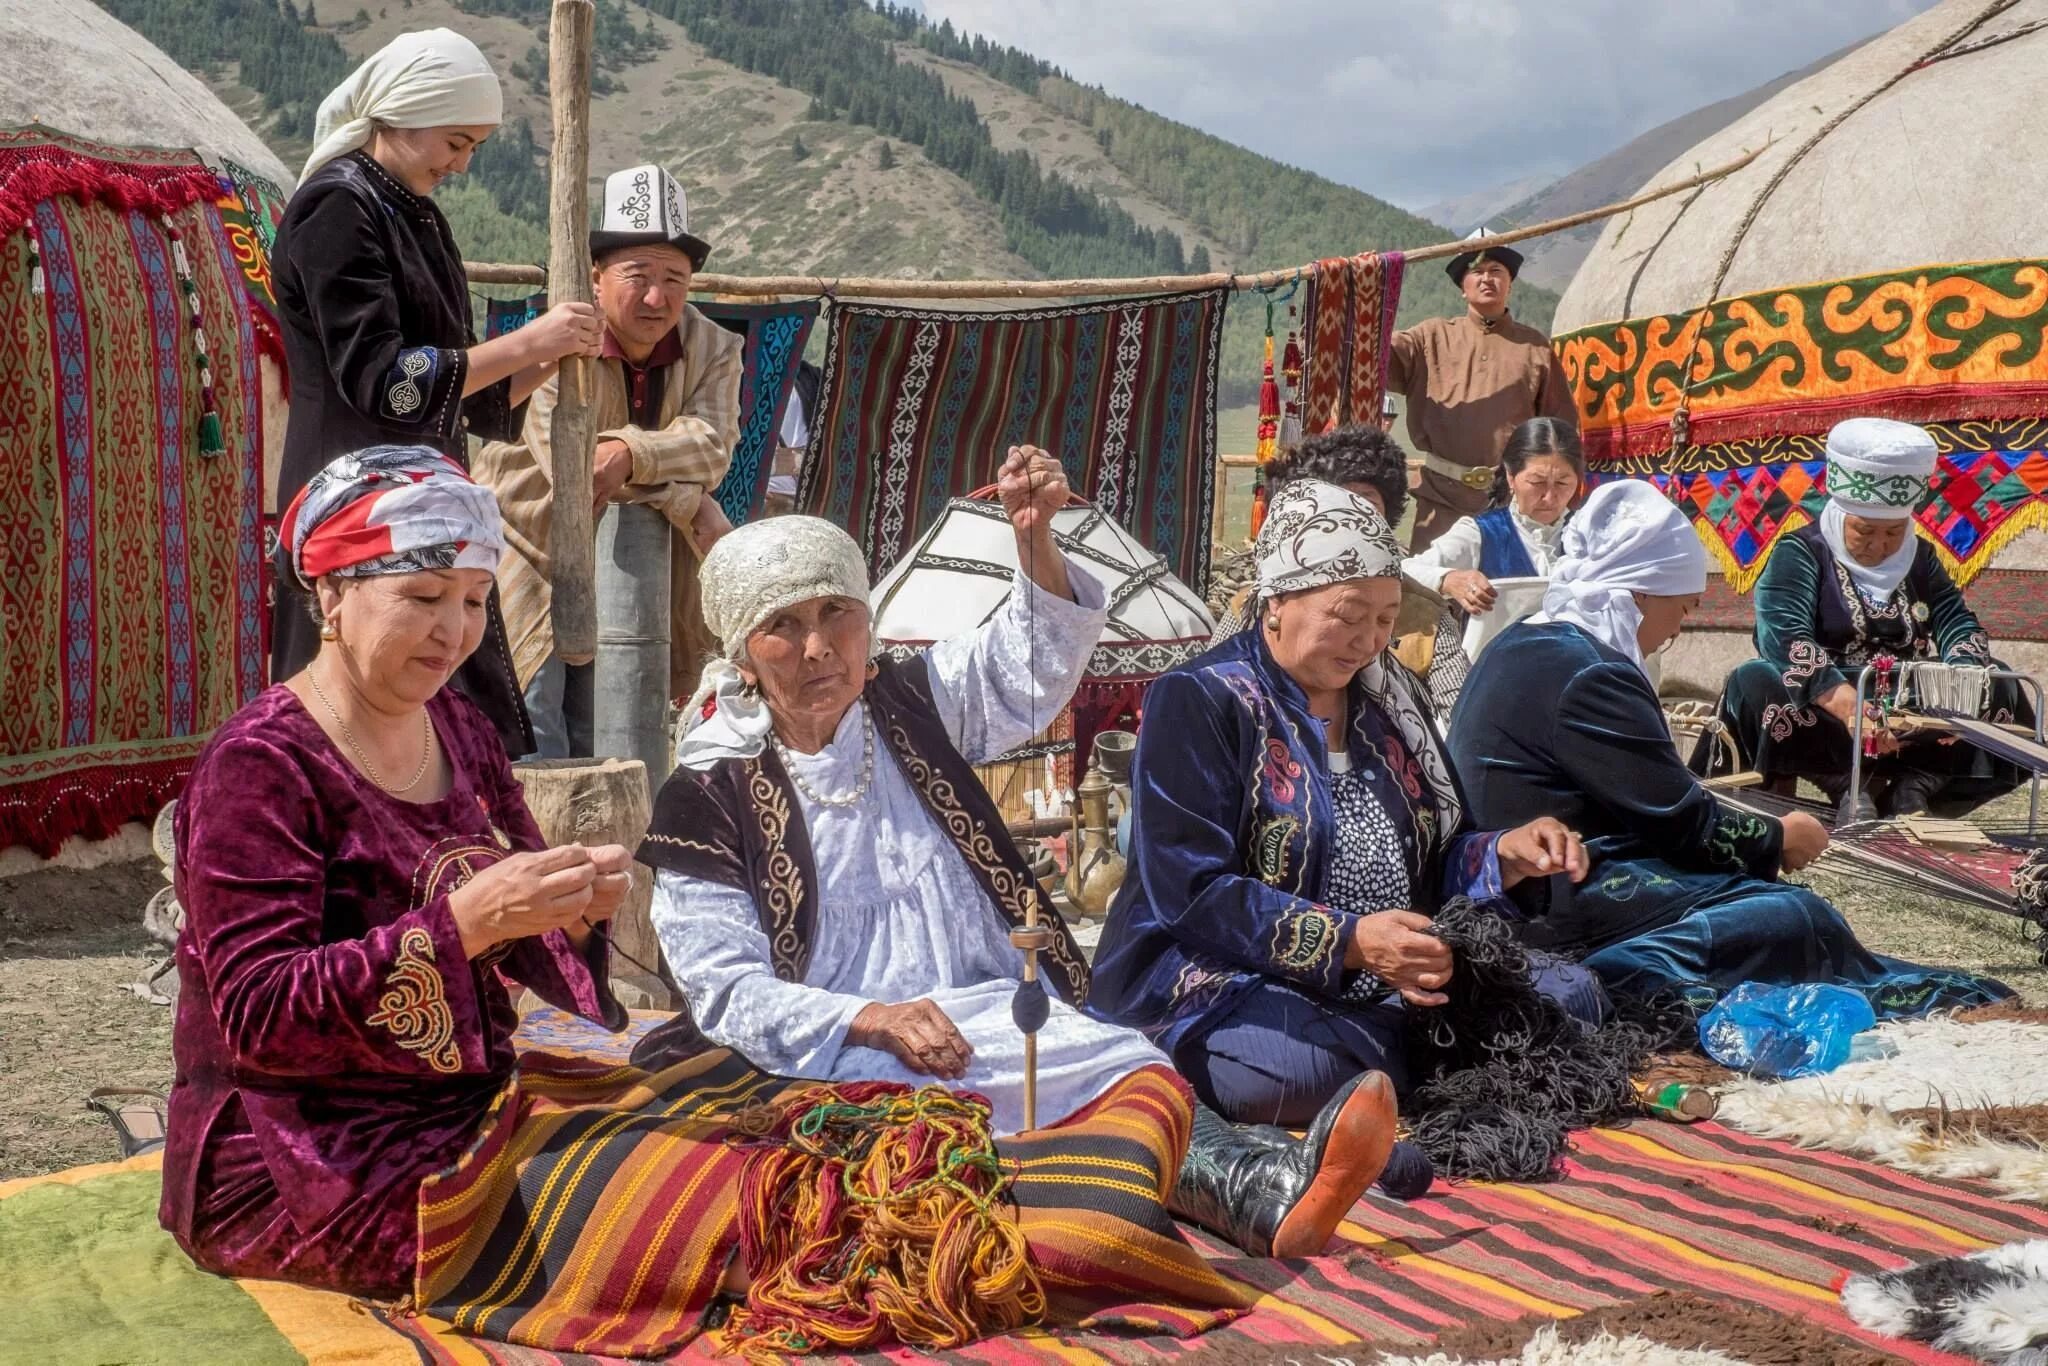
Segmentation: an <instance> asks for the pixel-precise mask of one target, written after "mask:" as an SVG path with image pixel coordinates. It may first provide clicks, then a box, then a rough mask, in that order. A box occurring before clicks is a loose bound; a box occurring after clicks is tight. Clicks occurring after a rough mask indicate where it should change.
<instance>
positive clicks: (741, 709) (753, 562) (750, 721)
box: [676, 516, 868, 769]
mask: <svg viewBox="0 0 2048 1366" xmlns="http://www.w3.org/2000/svg"><path fill="white" fill-rule="evenodd" d="M697 578H698V583H699V585H700V592H701V593H702V597H703V611H704V624H705V625H706V626H707V627H709V628H710V630H711V634H712V635H714V636H716V637H718V648H719V649H720V651H722V652H723V654H722V657H721V658H718V659H714V660H712V661H711V662H710V663H709V664H707V665H705V667H704V676H703V679H702V680H701V681H700V682H699V683H698V685H697V692H696V695H695V696H694V697H692V698H691V699H690V702H689V705H688V706H687V707H685V708H684V710H683V735H682V739H681V740H680V741H679V742H678V744H677V747H676V762H677V763H679V764H681V765H682V766H683V767H684V768H691V769H706V768H710V767H711V766H712V765H713V764H716V763H718V762H719V761H720V760H722V759H735V758H737V759H751V758H753V757H754V756H755V755H757V754H759V753H760V752H761V751H762V749H763V748H764V747H765V746H766V745H767V741H768V729H769V725H770V717H769V714H768V706H767V704H766V703H765V702H763V701H762V700H761V698H760V696H759V695H758V694H756V693H753V692H751V691H750V690H749V689H748V688H747V686H746V680H745V679H744V678H742V677H741V675H740V670H739V660H740V659H741V658H742V657H743V656H744V655H745V653H746V648H747V637H749V636H751V635H752V634H753V633H754V632H755V631H756V630H758V629H759V628H760V627H761V625H762V623H764V622H766V621H767V620H768V619H769V618H770V617H772V616H774V615H775V614H776V613H777V612H780V611H782V610H783V609H784V608H786V607H793V606H795V605H796V604H797V603H800V602H808V601H809V600H810V599H812V598H854V599H857V600H859V601H860V602H861V603H862V604H863V605H865V604H866V603H867V600H868V564H867V557H866V556H864V555H863V554H861V549H860V547H859V546H858V545H857V544H855V543H854V539H853V537H851V536H849V535H847V534H846V532H845V531H844V530H843V529H841V528H840V527H837V526H834V525H833V524H832V523H830V522H828V521H826V520H825V519H824V518H822V517H799V516H787V517H764V518H762V519H761V520H760V521H757V522H749V523H747V524H746V525H745V526H743V527H740V528H738V529H737V530H735V531H731V532H728V533H726V535H724V536H722V537H720V538H719V541H718V544H716V545H714V546H712V547H711V550H710V553H708V554H706V555H705V556H704V564H703V566H702V567H701V568H700V569H699V571H698V576H697ZM707 702H708V703H710V704H711V706H710V711H709V714H708V715H707V714H706V708H705V704H706V703H707Z"/></svg>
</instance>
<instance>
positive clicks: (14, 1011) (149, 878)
mask: <svg viewBox="0 0 2048 1366" xmlns="http://www.w3.org/2000/svg"><path fill="white" fill-rule="evenodd" d="M1813 882H1814V885H1815V886H1816V887H1818V888H1819V889H1820V890H1821V891H1823V892H1824V893H1826V894H1827V895H1828V896H1830V897H1832V898H1834V899H1835V901H1836V903H1837V904H1838V905H1840V906H1841V907H1842V908H1843V909H1844V911H1846V912H1847V913H1848V916H1849V919H1850V921H1851V922H1852V923H1853V924H1854V925H1855V926H1856V930H1857V933H1858V934H1860V935H1861V936H1862V937H1863V939H1864V941H1865V942H1866V943H1868V944H1869V945H1870V946H1871V947H1872V948H1874V949H1877V950H1879V951H1880V952H1884V953H1890V954H1896V955H1898V956H1900V957H1907V958H1915V959H1919V960H1921V961H1923V962H1938V963H1950V964H1954V965H1956V966H1959V967H1967V968H1971V969H1974V970H1976V971H1979V972H1988V973H1991V974H1993V975H1994V976H1997V977H2000V978H2002V979H2003V980H2005V981H2007V982H2009V983H2011V984H2012V985H2013V986H2014V987H2016V988H2017V989H2019V990H2020V991H2021V992H2022V993H2023V994H2024V995H2025V996H2026V997H2027V999H2028V1000H2029V1001H2031V1002H2032V1003H2034V1004H2037V1005H2048V969H2044V968H2043V967H2042V966H2041V965H2040V963H2039V962H2038V959H2037V957H2036V955H2035V953H2034V951H2033V949H2032V948H2031V947H2030V946H2029V945H2027V944H2025V943H2023V942H2022V940H2021V938H2020V933H2019V925H2018V922H2017V921H2015V920H2013V919H2012V918H2011V917H2009V916H2004V915H1999V914H1996V913H1992V912H1987V911H1975V910H1970V909H1968V908H1965V907H1960V906H1957V905H1956V904H1954V903H1952V902H1942V901H1936V900H1932V899H1929V898H1925V897H1913V896H1898V895H1889V894H1885V893H1883V892H1873V891H1872V889H1871V888H1870V887H1869V886H1868V885H1867V884H1858V883H1856V882H1855V881H1853V880H1849V879H1842V878H1838V877H1815V878H1814V879H1813ZM159 885H160V884H159V882H158V878H157V873H156V869H155V866H154V865H153V864H149V863H126V864H114V865H110V866H108V867H105V868H99V869H94V870H91V871H83V872H73V871H50V872H40V873H32V874H28V875H25V876H22V877H14V878H0V1077H4V1078H5V1084H4V1086H0V1180H5V1179H7V1178H9V1177H14V1176H25V1175H30V1174H32V1173H36V1172H45V1171H54V1170H56V1169H58V1168H60V1167H67V1166H74V1165H77V1164H80V1163H85V1162H104V1161H110V1160H112V1159H113V1158H115V1157H116V1156H118V1153H117V1152H116V1149H115V1144H114V1136H113V1131H112V1130H111V1129H109V1128H108V1127H107V1125H106V1124H105V1122H104V1121H102V1120H100V1119H99V1118H98V1117H97V1116H95V1115H93V1114H91V1113H90V1112H88V1111H87V1110H86V1109H85V1108H84V1098H85V1095H86V1093H87V1092H89V1091H91V1090H92V1089H93V1088H94V1087H96V1086H150V1087H156V1088H159V1089H162V1088H165V1087H168V1086H169V1084H170V1079H171V1058H170V1044H171V1012H170V1010H169V1009H168V1008H166V1007H163V1006H153V1005H149V1004H147V1003H145V1002H144V1001H142V1000H141V999H139V998H138V997H136V996H135V995H134V994H133V993H132V992H130V991H128V990H127V989H126V984H127V983H130V982H134V981H137V980H139V979H140V978H141V977H142V976H143V975H144V974H145V973H146V972H147V971H148V970H149V968H150V967H151V966H152V965H153V963H154V961H156V959H157V957H158V951H157V949H156V947H155V946H154V945H153V944H152V943H151V942H150V941H149V940H148V939H147V938H146V937H145V936H144V935H143V933H142V929H141V916H142V907H143V904H144V902H146V901H147V900H148V898H149V895H150V894H151V893H152V892H154V891H155V890H156V888H157V887H158V886H159Z"/></svg>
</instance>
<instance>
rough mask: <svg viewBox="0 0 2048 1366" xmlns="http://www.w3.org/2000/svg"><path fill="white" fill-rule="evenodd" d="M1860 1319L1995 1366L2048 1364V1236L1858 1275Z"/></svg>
mask: <svg viewBox="0 0 2048 1366" xmlns="http://www.w3.org/2000/svg"><path fill="white" fill-rule="evenodd" d="M1842 1308H1843V1309H1845V1310H1847V1311H1848V1314H1849V1317H1850V1318H1852V1319H1854V1320H1856V1322H1857V1323H1859V1324H1861V1325H1863V1326H1864V1327H1865V1328H1869V1329H1871V1330H1873V1331H1875V1332H1879V1333H1888V1334H1890V1335H1891V1336H1893V1337H1898V1338H1911V1339H1913V1340H1914V1341H1916V1342H1925V1343H1930V1344H1932V1345H1933V1346H1934V1347H1935V1348H1936V1349H1937V1350H1939V1351H1944V1352H1955V1353H1957V1354H1958V1355H1961V1356H1967V1357H1973V1358H1975V1359H1976V1360H1978V1361H1988V1362H1994V1363H1997V1366H2048V1239H2036V1240H2035V1241H2033V1242H2026V1243H2008V1244H2006V1245H2005V1246H2004V1247H1994V1248H1991V1249H1989V1250H1987V1251H1984V1252H1973V1253H1971V1254H1969V1255H1968V1256H1966V1257H1948V1258H1944V1259H1942V1260H1940V1261H1934V1262H1923V1263H1922V1264H1920V1265H1919V1266H1909V1267H1907V1268H1905V1269H1904V1270H1903V1271H1887V1272H1883V1273H1881V1274H1879V1275H1875V1276H1852V1277H1850V1278H1849V1280H1848V1281H1847V1283H1845V1284H1844V1285H1843V1286H1842Z"/></svg>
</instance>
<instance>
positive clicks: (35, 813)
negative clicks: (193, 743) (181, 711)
mask: <svg viewBox="0 0 2048 1366" xmlns="http://www.w3.org/2000/svg"><path fill="white" fill-rule="evenodd" d="M195 757H196V756H187V757H185V758H182V759H161V760H158V761H156V762H155V763H139V764H138V763H128V762H122V763H114V764H106V765H102V766H99V767H95V768H88V769H81V770H78V771H75V772H71V773H62V774H58V775H56V776H54V777H49V778H38V779H34V780H32V781H30V782H25V783H16V784H11V785H9V786H6V787H0V849H7V848H12V847H13V846H15V845H17V844H20V845H26V846H28V848H29V850H30V851H31V852H33V853H34V854H36V855H37V856H38V857H40V858H50V857H52V856H54V855H55V854H56V852H57V850H58V848H59V846H61V845H62V844H63V843H64V841H65V840H67V839H70V838H71V837H73V836H74V835H75V836H79V837H82V838H84V839H89V840H103V839H106V838H107V837H108V836H110V835H113V834H115V833H117V832H118V831H119V830H120V829H121V827H122V826H123V825H125V824H127V823H128V822H129V821H150V820H154V819H156V814H157V812H159V811H161V810H163V808H164V803H165V802H168V801H170V800H171V799H172V798H173V797H176V796H177V795H178V793H180V792H182V791H183V790H184V787H185V780H186V779H187V778H188V777H190V776H191V774H192V765H193V762H194V759H195Z"/></svg>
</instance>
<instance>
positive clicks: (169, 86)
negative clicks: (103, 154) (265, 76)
mask: <svg viewBox="0 0 2048 1366" xmlns="http://www.w3.org/2000/svg"><path fill="white" fill-rule="evenodd" d="M0 52H5V53H6V54H7V62H6V65H5V67H4V69H0V128H17V127H22V126H25V125H27V124H32V123H40V124H42V125H44V126H45V127H48V128H54V129H58V130H60V131H62V132H66V133H72V134H76V135H78V136H80V137H86V138H91V139H92V140H94V141H95V142H104V143H112V144H115V145H118V146H123V147H186V148H190V149H191V150H193V151H195V152H198V153H200V154H201V155H203V156H205V157H206V158H207V159H208V160H210V161H211V160H220V159H226V160H232V161H234V162H237V163H239V164H240V165H241V166H243V167H246V168H247V169H249V170H251V171H254V172H255V173H256V174H257V175H259V176H262V177H263V178H264V179H266V180H269V181H271V182H272V183H273V184H276V185H278V186H280V187H283V188H285V189H289V188H290V187H291V183H292V178H291V174H290V172H288V171H287V170H286V169H285V166H284V163H283V162H281V161H279V160H278V158H277V155H276V154H275V153H273V152H272V151H271V150H270V149H269V148H268V147H266V146H265V145H264V143H263V139H261V138H259V137H258V136H256V134H255V133H253V132H251V131H250V129H249V127H248V125H246V124H244V123H243V122H242V121H241V120H240V119H239V118H237V117H235V113H234V111H233V110H231V109H229V108H228V107H227V106H226V105H225V104H223V103H221V101H220V100H219V98H218V97H217V96H215V95H214V93H213V92H212V91H211V90H208V89H207V88H206V84H205V83H204V82H203V81H201V80H200V79H199V78H198V77H197V76H194V75H193V74H192V73H191V72H189V71H186V70H185V69H184V68H183V67H181V66H179V65H178V64H177V63H176V62H174V61H172V60H171V59H170V58H169V57H167V56H165V55H164V53H163V51H162V50H161V49H160V48H158V47H157V46H156V45H155V44H154V43H152V42H150V41H149V40H148V39H147V38H144V37H143V36H142V35H141V34H139V33H137V32H136V31H135V30H134V29H132V28H129V27H128V26H127V25H126V24H124V23H122V22H121V21H120V20H119V19H116V18H115V17H114V16H113V15H111V14H109V13H107V12H106V11H105V10H103V9H101V8H100V7H99V6H98V5H96V4H93V3H92V0H0Z"/></svg>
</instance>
